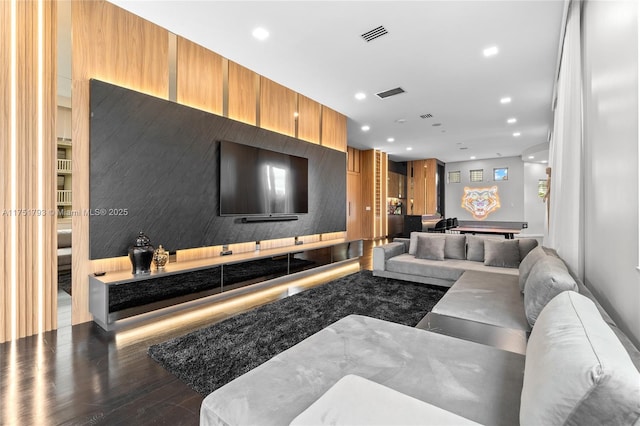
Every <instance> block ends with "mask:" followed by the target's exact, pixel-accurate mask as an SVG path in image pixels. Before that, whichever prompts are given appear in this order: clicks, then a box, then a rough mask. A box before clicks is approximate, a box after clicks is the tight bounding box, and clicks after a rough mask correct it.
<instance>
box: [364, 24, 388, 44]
mask: <svg viewBox="0 0 640 426" xmlns="http://www.w3.org/2000/svg"><path fill="white" fill-rule="evenodd" d="M385 34H389V32H388V31H387V30H386V28H385V27H383V26H382V25H380V26H379V27H378V28H374V29H372V30H371V31H367V32H366V33H364V34H361V35H360V37H362V38H363V39H364V41H366V42H370V41H372V40H375V39H377V38H378V37H381V36H383V35H385Z"/></svg>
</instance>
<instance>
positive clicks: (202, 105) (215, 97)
mask: <svg viewBox="0 0 640 426" xmlns="http://www.w3.org/2000/svg"><path fill="white" fill-rule="evenodd" d="M177 63H178V77H177V85H178V103H180V104H183V105H189V106H192V107H194V108H198V109H201V110H203V111H208V112H211V113H214V114H218V115H222V106H223V105H222V101H223V79H222V75H223V71H222V66H223V59H222V56H220V55H218V54H217V53H214V52H212V51H210V50H208V49H205V48H204V47H202V46H199V45H197V44H195V43H193V42H191V41H189V40H187V39H185V38H182V37H178V61H177Z"/></svg>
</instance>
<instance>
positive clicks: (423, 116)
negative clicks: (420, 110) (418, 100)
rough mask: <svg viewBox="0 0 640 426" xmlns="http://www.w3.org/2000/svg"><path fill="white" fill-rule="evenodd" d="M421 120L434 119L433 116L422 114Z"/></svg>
mask: <svg viewBox="0 0 640 426" xmlns="http://www.w3.org/2000/svg"><path fill="white" fill-rule="evenodd" d="M420 118H433V115H432V114H422V115H421V116H420Z"/></svg>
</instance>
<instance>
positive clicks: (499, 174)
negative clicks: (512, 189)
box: [493, 167, 509, 181]
mask: <svg viewBox="0 0 640 426" xmlns="http://www.w3.org/2000/svg"><path fill="white" fill-rule="evenodd" d="M493 180H496V181H501V180H509V169H508V168H506V167H505V168H501V169H493Z"/></svg>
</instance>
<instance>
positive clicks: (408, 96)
mask: <svg viewBox="0 0 640 426" xmlns="http://www.w3.org/2000/svg"><path fill="white" fill-rule="evenodd" d="M111 2H112V3H114V4H117V5H119V6H121V7H123V8H125V9H127V10H129V11H131V12H133V13H135V14H137V15H139V16H142V17H143V18H146V19H148V20H150V21H152V22H154V23H156V24H158V25H160V26H162V27H164V28H166V29H168V30H169V31H171V32H173V33H175V34H178V35H181V36H183V37H186V38H188V39H190V40H192V41H194V42H196V43H198V44H200V45H202V46H204V47H206V48H208V49H210V50H212V51H214V52H217V53H219V54H220V55H222V56H224V57H226V58H228V59H230V60H232V61H234V62H237V63H239V64H241V65H243V66H245V67H247V68H249V69H252V70H253V71H255V72H257V73H259V74H261V75H264V76H265V77H268V78H270V79H271V80H274V81H276V82H278V83H280V84H282V85H284V86H287V87H289V88H291V89H293V90H295V91H296V92H299V93H301V94H303V95H305V96H307V97H309V98H312V99H314V100H316V101H318V102H320V103H322V104H324V105H327V106H329V107H331V108H333V109H335V110H337V111H339V112H341V113H342V114H344V115H346V116H347V117H348V144H349V146H352V147H355V148H360V149H369V148H378V149H380V150H382V151H385V152H387V153H389V155H390V158H391V159H392V160H395V161H405V160H411V159H423V158H438V159H440V160H442V161H444V162H452V161H465V160H469V159H470V157H471V156H475V157H476V158H477V159H481V158H495V157H500V156H504V157H507V156H520V155H522V154H523V152H526V151H527V150H528V149H529V148H531V147H534V146H535V147H537V148H536V149H535V150H534V151H535V152H536V153H539V152H541V150H540V149H539V146H540V144H544V143H546V142H547V138H548V132H549V131H550V129H551V125H552V113H551V100H552V93H553V82H554V76H555V72H556V66H557V58H558V46H559V38H560V32H561V27H562V25H561V23H562V19H563V11H564V1H563V0H553V1H545V0H533V1H515V0H511V1H481V0H479V1H457V0H455V1H452V0H448V1H177V0H164V1H150V0H146V1H144V0H111ZM380 25H382V26H384V27H385V28H386V30H387V31H388V34H386V35H384V36H382V37H379V38H377V39H375V40H373V41H371V42H366V41H364V39H363V38H362V37H361V34H363V33H365V32H367V31H369V30H371V29H373V28H375V27H378V26H380ZM256 27H263V28H265V29H267V30H268V31H269V33H270V36H269V38H268V39H267V40H265V41H258V40H256V39H255V38H253V37H252V35H251V33H252V31H253V29H254V28H256ZM489 46H497V47H498V49H499V53H498V55H496V56H494V57H490V58H485V57H484V55H483V53H482V51H483V49H485V48H487V47H489ZM395 87H402V88H403V89H404V90H405V91H406V93H403V94H400V95H397V96H394V97H390V98H387V99H384V100H382V99H379V98H378V97H377V96H376V95H375V93H378V92H381V91H385V90H388V89H392V88H395ZM356 92H364V93H366V95H367V98H366V99H365V100H362V101H358V100H356V99H355V98H354V95H355V93H356ZM505 96H510V97H511V98H512V102H511V103H510V104H507V105H503V104H501V103H500V98H502V97H505ZM422 114H432V115H433V118H428V119H422V118H420V115H422ZM510 117H515V118H517V120H518V121H517V123H516V124H508V123H507V121H506V120H507V119H508V118H510ZM398 120H406V121H405V122H404V124H400V123H398V122H397V121H398ZM437 123H441V125H440V126H434V124H437ZM365 124H366V125H369V126H370V127H371V130H369V131H368V132H363V131H362V130H360V128H361V126H362V125H365ZM514 132H520V133H521V135H520V136H519V137H514V136H513V133H514ZM388 138H394V139H395V141H394V142H387V139H388ZM409 147H411V148H412V150H411V151H408V150H407V148H409ZM462 148H466V149H462ZM542 152H544V150H542ZM527 155H528V153H527ZM537 160H540V158H539V157H538V158H536V159H535V160H534V161H537Z"/></svg>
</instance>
